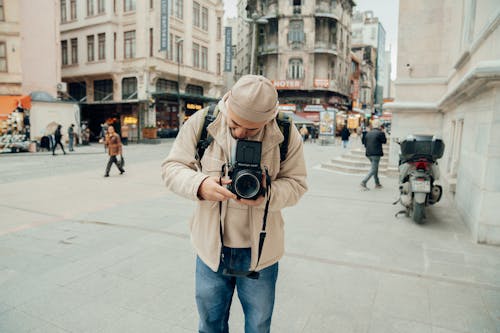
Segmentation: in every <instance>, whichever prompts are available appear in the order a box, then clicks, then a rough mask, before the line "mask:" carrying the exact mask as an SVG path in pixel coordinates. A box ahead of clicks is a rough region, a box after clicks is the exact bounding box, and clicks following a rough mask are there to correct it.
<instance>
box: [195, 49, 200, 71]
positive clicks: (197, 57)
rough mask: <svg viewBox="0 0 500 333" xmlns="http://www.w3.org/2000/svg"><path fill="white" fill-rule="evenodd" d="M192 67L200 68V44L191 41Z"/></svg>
mask: <svg viewBox="0 0 500 333" xmlns="http://www.w3.org/2000/svg"><path fill="white" fill-rule="evenodd" d="M193 67H194V68H200V45H198V44H196V43H193Z"/></svg>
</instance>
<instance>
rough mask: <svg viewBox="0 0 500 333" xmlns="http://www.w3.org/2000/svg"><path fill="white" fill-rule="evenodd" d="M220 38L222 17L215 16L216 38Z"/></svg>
mask: <svg viewBox="0 0 500 333" xmlns="http://www.w3.org/2000/svg"><path fill="white" fill-rule="evenodd" d="M221 38H222V18H221V17H217V40H221Z"/></svg>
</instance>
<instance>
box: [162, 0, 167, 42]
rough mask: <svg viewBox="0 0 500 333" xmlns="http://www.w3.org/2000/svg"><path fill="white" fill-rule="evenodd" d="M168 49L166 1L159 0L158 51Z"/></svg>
mask: <svg viewBox="0 0 500 333" xmlns="http://www.w3.org/2000/svg"><path fill="white" fill-rule="evenodd" d="M167 49H168V0H161V16H160V51H165V50H167Z"/></svg>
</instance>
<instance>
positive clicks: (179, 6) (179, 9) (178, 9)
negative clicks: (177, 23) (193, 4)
mask: <svg viewBox="0 0 500 333" xmlns="http://www.w3.org/2000/svg"><path fill="white" fill-rule="evenodd" d="M173 1H174V6H172V7H173V8H172V9H173V11H174V16H175V17H177V18H178V19H181V20H182V18H183V17H184V0H173Z"/></svg>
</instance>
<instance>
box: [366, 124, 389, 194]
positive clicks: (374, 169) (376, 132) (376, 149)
mask: <svg viewBox="0 0 500 333" xmlns="http://www.w3.org/2000/svg"><path fill="white" fill-rule="evenodd" d="M386 142H387V138H386V137H385V134H384V132H382V131H381V130H380V121H379V120H378V119H375V120H373V122H372V130H371V131H370V132H368V133H366V136H365V138H364V140H363V144H364V145H365V147H366V157H368V159H369V160H370V163H371V167H370V171H369V172H368V174H367V175H366V177H365V178H364V179H363V180H362V181H361V187H362V188H363V189H365V190H367V189H368V187H367V186H366V183H367V182H368V180H370V178H371V177H372V176H373V180H374V181H375V188H382V185H381V184H380V180H379V178H378V165H379V163H380V158H381V157H382V156H384V151H383V150H382V145H383V144H384V143H386Z"/></svg>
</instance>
